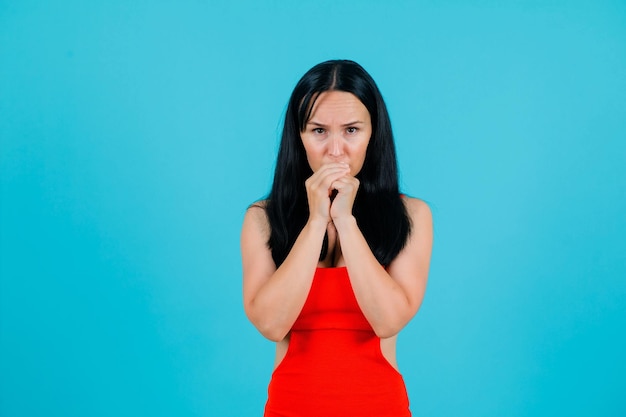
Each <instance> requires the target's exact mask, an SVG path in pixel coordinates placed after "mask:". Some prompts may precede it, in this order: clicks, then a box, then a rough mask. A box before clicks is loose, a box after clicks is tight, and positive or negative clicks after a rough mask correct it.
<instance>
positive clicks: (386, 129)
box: [266, 60, 411, 267]
mask: <svg viewBox="0 0 626 417" xmlns="http://www.w3.org/2000/svg"><path fill="white" fill-rule="evenodd" d="M326 91H344V92H348V93H352V94H354V95H355V96H356V97H357V98H358V99H359V100H360V101H361V102H362V103H363V105H365V107H366V108H367V110H368V111H369V114H370V118H371V121H372V137H371V138H370V141H369V144H368V147H367V151H366V155H365V161H364V163H363V167H362V168H361V171H360V172H359V173H358V174H357V175H356V177H357V178H358V179H359V181H360V185H359V190H358V192H357V195H356V198H355V201H354V205H353V215H354V217H355V218H356V221H357V224H358V226H359V228H360V230H361V232H362V233H363V236H364V237H365V240H366V241H367V243H368V245H369V247H370V249H371V250H372V252H373V254H374V256H375V257H376V259H377V260H378V262H379V263H380V264H381V265H388V264H389V263H391V261H392V260H393V259H394V258H395V257H396V256H397V255H398V253H399V252H400V251H401V250H402V248H403V247H404V245H405V243H406V241H407V239H408V236H409V233H410V231H411V224H410V220H409V217H408V215H407V212H406V208H405V206H404V203H403V201H402V198H401V196H400V191H399V187H398V170H397V161H396V151H395V145H394V141H393V133H392V131H391V122H390V120H389V114H388V113H387V107H386V106H385V102H384V101H383V98H382V95H381V93H380V91H379V89H378V87H377V86H376V83H375V82H374V80H373V79H372V77H371V76H370V75H369V74H368V73H367V72H366V71H365V70H364V69H363V67H361V66H360V65H359V64H357V63H356V62H354V61H348V60H332V61H326V62H323V63H321V64H318V65H316V66H314V67H313V68H311V69H310V70H309V71H308V72H307V73H306V74H304V76H303V77H302V78H301V79H300V81H299V82H298V84H297V85H296V87H295V88H294V90H293V93H292V94H291V98H290V99H289V104H288V106H287V112H286V114H285V122H284V125H283V133H282V139H281V142H280V148H279V151H278V157H277V159H276V169H275V172H274V182H273V184H272V189H271V191H270V194H269V196H268V199H267V205H266V212H267V217H268V220H269V224H270V228H271V232H270V238H269V241H268V245H269V248H270V249H271V251H272V258H273V259H274V263H275V264H276V267H278V266H280V265H281V264H282V263H283V261H284V260H285V258H286V257H287V255H288V254H289V251H290V250H291V248H292V247H293V244H294V243H295V241H296V238H297V237H298V235H299V234H300V232H301V231H302V229H303V228H304V225H305V224H306V222H307V220H308V217H309V205H308V201H307V194H306V188H305V186H304V182H305V180H306V179H307V178H309V177H310V176H311V175H313V171H312V170H311V167H310V166H309V163H308V161H307V157H306V152H305V150H304V145H303V144H302V139H301V136H300V134H301V132H303V131H304V130H305V127H306V123H307V121H308V119H309V117H310V115H311V111H312V109H313V105H314V104H315V100H316V99H317V98H318V97H319V95H320V94H321V93H323V92H326ZM327 250H328V244H327V239H324V245H323V247H322V253H321V254H320V260H321V259H324V258H325V257H326V254H327Z"/></svg>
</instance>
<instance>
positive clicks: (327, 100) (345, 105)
mask: <svg viewBox="0 0 626 417" xmlns="http://www.w3.org/2000/svg"><path fill="white" fill-rule="evenodd" d="M345 119H354V121H356V120H359V121H366V120H369V112H368V110H367V107H365V105H364V104H363V103H362V102H361V100H359V99H358V98H357V97H356V96H355V95H354V94H352V93H348V92H346V91H325V92H323V93H321V94H320V95H319V96H318V97H317V100H315V104H314V105H313V109H312V110H311V115H310V117H309V120H308V121H316V122H326V123H331V122H333V121H345Z"/></svg>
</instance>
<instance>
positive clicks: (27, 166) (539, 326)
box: [0, 0, 626, 417]
mask: <svg viewBox="0 0 626 417" xmlns="http://www.w3.org/2000/svg"><path fill="white" fill-rule="evenodd" d="M383 3H386V4H383ZM330 58H350V59H354V60H356V61H358V62H360V63H361V64H362V65H363V66H364V67H365V68H366V69H367V70H368V71H369V72H370V73H371V74H372V76H373V77H374V79H375V80H377V82H378V84H379V87H380V88H381V90H382V92H383V95H384V97H385V99H386V101H387V103H388V106H389V109H390V113H391V116H392V122H393V124H394V131H395V135H396V140H397V148H398V152H399V162H400V167H401V182H402V187H403V191H404V192H405V193H407V194H410V195H414V196H418V197H421V198H423V199H425V200H426V201H428V202H429V203H430V204H431V207H432V209H433V213H434V219H435V246H434V253H433V260H432V268H431V274H430V281H429V286H428V291H427V294H426V298H425V301H424V304H423V307H422V308H421V310H420V312H419V313H418V315H417V316H416V318H415V319H414V320H413V321H412V322H411V323H410V324H409V326H408V327H407V328H406V329H405V330H404V331H403V333H402V334H401V336H400V339H399V347H398V356H399V363H400V367H401V370H402V371H403V374H404V376H405V380H406V384H407V387H408V391H409V395H410V398H411V402H412V409H413V412H414V414H415V416H432V417H440V416H465V417H473V416H476V417H488V416H494V417H495V416H534V417H536V416H552V415H567V416H591V415H597V416H624V415H626V400H625V399H624V395H623V394H624V392H625V389H626V376H625V375H626V358H625V352H626V331H625V329H626V167H625V166H626V163H625V161H626V134H625V132H626V75H625V74H626V3H625V2H624V1H587V2H586V1H510V2H500V1H474V2H469V1H448V2H442V1H408V0H406V1H392V2H382V1H381V2H378V1H371V0H370V1H356V0H333V1H330V0H316V1H300V2H295V1H294V2H287V1H278V0H274V1H264V2H257V1H251V0H250V1H227V0H220V1H201V0H197V1H190V0H189V1H176V2H175V1H122V0H112V1H107V2H98V3H94V2H87V3H86V2H81V1H57V2H49V1H38V0H30V1H29V0H21V1H19V2H18V1H1V2H0V137H1V154H0V155H1V223H0V227H1V229H0V230H1V253H0V256H1V258H0V260H1V264H0V273H1V281H0V282H1V287H0V415H2V416H3V417H13V416H64V417H71V416H92V417H96V416H137V415H150V416H255V415H256V416H258V415H261V413H262V408H263V405H264V401H265V398H266V388H267V383H268V380H269V376H270V372H271V370H272V365H273V344H272V343H271V342H269V341H266V340H265V339H263V338H262V336H260V334H259V333H257V332H256V330H255V329H254V328H253V326H252V325H251V324H250V323H249V322H248V321H247V320H246V318H245V315H244V313H243V309H242V302H241V267H240V257H239V231H240V227H241V221H242V219H243V214H244V211H245V208H246V206H247V205H248V204H250V203H251V202H253V201H254V200H256V199H258V198H261V197H263V196H264V195H265V193H266V192H267V191H268V190H269V185H270V181H271V178H272V169H273V164H274V158H275V154H276V150H277V144H278V135H279V130H280V122H281V118H282V116H283V114H284V109H285V106H286V103H287V99H288V96H289V94H290V92H291V90H292V88H293V87H294V85H295V83H296V82H297V80H298V79H299V78H300V76H301V75H302V74H303V73H304V72H305V71H306V70H307V69H309V68H310V67H311V66H313V65H314V64H316V63H318V62H321V61H323V60H326V59H330Z"/></svg>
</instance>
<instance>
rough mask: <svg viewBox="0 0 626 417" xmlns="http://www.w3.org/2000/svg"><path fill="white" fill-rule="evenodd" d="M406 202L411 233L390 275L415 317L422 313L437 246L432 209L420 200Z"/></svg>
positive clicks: (390, 270) (389, 270) (394, 262)
mask: <svg viewBox="0 0 626 417" xmlns="http://www.w3.org/2000/svg"><path fill="white" fill-rule="evenodd" d="M404 201H405V204H406V208H407V212H408V214H409V217H410V219H411V233H410V234H409V237H408V240H407V242H406V245H405V247H404V248H403V249H402V251H401V252H400V253H399V254H398V256H396V258H395V259H394V260H393V261H392V262H391V264H390V265H389V267H388V268H387V272H388V273H389V275H390V276H391V277H392V278H393V279H394V281H396V282H397V283H398V284H399V285H400V286H401V287H402V289H403V290H404V293H405V294H406V297H407V301H408V303H409V305H410V307H411V317H412V316H413V315H415V313H416V312H417V310H418V309H419V307H420V305H421V303H422V299H423V297H424V292H425V291H426V282H427V280H428V269H429V267H430V256H431V252H432V245H433V220H432V213H431V211H430V208H429V207H428V205H427V204H426V203H425V202H424V201H422V200H419V199H416V198H405V199H404Z"/></svg>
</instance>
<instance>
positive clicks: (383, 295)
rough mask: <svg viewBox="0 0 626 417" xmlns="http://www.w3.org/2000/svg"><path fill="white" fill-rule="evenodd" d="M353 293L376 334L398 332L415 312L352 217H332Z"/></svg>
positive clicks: (383, 335) (386, 334)
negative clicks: (336, 218)
mask: <svg viewBox="0 0 626 417" xmlns="http://www.w3.org/2000/svg"><path fill="white" fill-rule="evenodd" d="M334 224H335V227H336V229H337V233H338V235H339V239H340V241H341V249H342V254H343V257H344V260H345V263H346V266H347V269H348V274H349V276H350V282H351V284H352V289H353V291H354V295H355V297H356V299H357V302H358V303H359V307H360V308H361V310H362V311H363V314H364V315H365V317H366V318H367V320H368V321H369V323H370V324H371V326H372V328H373V329H374V332H375V333H376V334H377V335H378V336H379V337H390V336H393V335H395V334H396V333H398V332H399V331H400V330H401V329H402V327H404V325H406V323H407V322H408V321H409V320H410V319H411V317H412V316H413V315H414V314H415V311H416V308H415V307H414V306H413V305H412V304H411V302H410V299H409V297H407V294H406V293H405V291H404V290H403V288H402V287H401V286H400V285H399V284H398V283H397V282H395V281H394V279H393V278H392V277H391V276H390V275H389V274H388V273H387V271H386V270H385V268H384V267H383V266H381V265H380V264H379V263H378V260H377V259H376V257H375V256H374V254H373V253H372V251H371V249H370V248H369V246H368V244H367V241H366V240H365V237H364V236H363V234H362V232H361V230H360V229H359V227H358V225H357V222H356V219H355V218H354V217H353V216H349V217H346V218H343V219H339V220H335V221H334Z"/></svg>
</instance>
